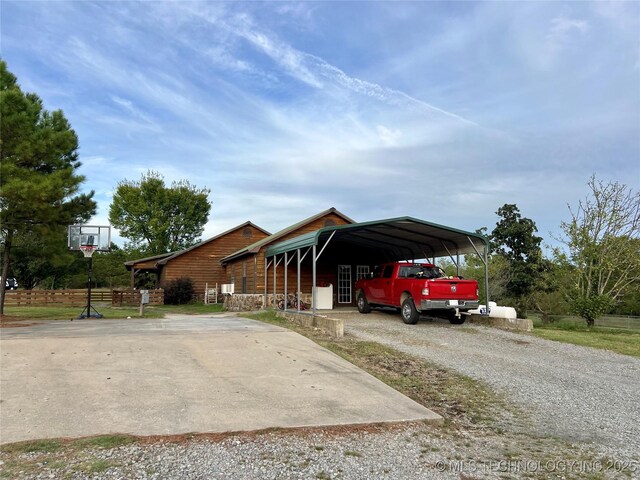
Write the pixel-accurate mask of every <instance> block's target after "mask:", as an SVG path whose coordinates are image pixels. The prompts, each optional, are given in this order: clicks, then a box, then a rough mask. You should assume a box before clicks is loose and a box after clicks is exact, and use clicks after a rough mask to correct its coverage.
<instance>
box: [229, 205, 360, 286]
mask: <svg viewBox="0 0 640 480" xmlns="http://www.w3.org/2000/svg"><path fill="white" fill-rule="evenodd" d="M353 223H355V222H354V221H353V220H352V219H350V218H349V217H347V216H346V215H345V214H343V213H342V212H339V211H338V210H336V209H335V208H333V207H332V208H329V209H328V210H325V211H323V212H320V213H318V214H316V215H313V216H312V217H309V218H306V219H305V220H302V221H300V222H298V223H296V224H295V225H292V226H290V227H287V228H285V229H284V230H281V231H279V232H277V233H274V234H273V235H269V236H268V237H265V238H262V239H260V240H258V241H257V242H255V243H252V244H251V245H247V246H246V247H244V248H241V249H239V250H238V251H236V252H234V253H232V254H230V255H228V256H226V257H224V258H222V260H221V264H222V266H223V267H224V268H225V271H226V281H225V283H233V284H235V288H234V293H236V294H238V293H240V294H241V293H252V294H262V293H264V292H265V291H266V290H268V291H272V290H273V288H274V280H273V278H272V277H270V276H266V273H265V272H267V270H268V267H269V264H268V262H266V261H265V255H266V251H267V249H268V248H269V247H270V246H271V245H273V244H275V243H279V242H283V241H286V240H289V239H291V238H295V237H298V236H300V235H304V234H306V233H310V232H315V231H317V230H319V229H321V228H324V227H333V226H337V225H350V224H353ZM296 272H297V269H296V266H294V265H293V264H290V265H289V270H288V273H290V274H291V277H290V278H292V279H293V278H296ZM335 276H337V274H336V275H335ZM265 277H266V278H265ZM301 281H302V284H301V291H303V292H311V276H310V273H309V272H307V274H305V275H304V277H301ZM324 281H326V282H328V283H335V279H334V275H332V274H331V273H330V272H327V274H326V275H325V276H324ZM275 283H276V288H280V290H278V291H282V287H283V286H284V269H282V268H281V269H280V272H279V274H276V279H275ZM265 289H266V290H265ZM291 291H295V289H294V288H292V289H291Z"/></svg>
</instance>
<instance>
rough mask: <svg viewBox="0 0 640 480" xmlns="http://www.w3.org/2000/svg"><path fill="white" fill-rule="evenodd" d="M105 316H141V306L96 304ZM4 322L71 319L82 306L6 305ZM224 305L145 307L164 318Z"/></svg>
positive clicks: (219, 309)
mask: <svg viewBox="0 0 640 480" xmlns="http://www.w3.org/2000/svg"><path fill="white" fill-rule="evenodd" d="M95 308H96V310H97V311H98V312H100V313H101V314H102V315H103V316H104V318H107V319H115V318H127V317H132V318H136V317H137V318H139V317H140V309H139V307H112V306H101V305H95ZM4 310H5V316H4V317H3V319H2V320H3V322H7V321H13V320H70V319H75V318H78V316H79V315H80V313H81V312H82V307H10V306H7V307H5V309H4ZM222 311H223V308H222V305H220V304H216V305H203V304H196V303H194V304H187V305H148V306H146V307H145V311H144V317H145V318H162V317H164V316H165V314H167V313H180V314H187V315H188V314H202V313H217V312H222Z"/></svg>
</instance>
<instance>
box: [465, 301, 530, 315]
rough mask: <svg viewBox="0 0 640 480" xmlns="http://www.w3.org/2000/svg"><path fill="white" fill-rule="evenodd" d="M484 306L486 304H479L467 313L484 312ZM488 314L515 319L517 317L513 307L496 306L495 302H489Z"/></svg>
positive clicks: (480, 313) (477, 313) (478, 313)
mask: <svg viewBox="0 0 640 480" xmlns="http://www.w3.org/2000/svg"><path fill="white" fill-rule="evenodd" d="M486 308H487V307H486V305H480V308H478V309H475V310H469V313H473V314H476V315H482V314H483V313H484V312H485V309H486ZM489 316H490V317H494V318H508V319H516V318H517V317H518V316H517V314H516V309H515V308H513V307H502V306H498V305H497V304H496V302H489Z"/></svg>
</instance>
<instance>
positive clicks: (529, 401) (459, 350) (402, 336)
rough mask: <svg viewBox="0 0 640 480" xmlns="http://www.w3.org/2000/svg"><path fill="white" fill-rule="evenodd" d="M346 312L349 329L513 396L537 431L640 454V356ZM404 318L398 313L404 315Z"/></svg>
mask: <svg viewBox="0 0 640 480" xmlns="http://www.w3.org/2000/svg"><path fill="white" fill-rule="evenodd" d="M363 317H364V316H363V315H360V314H352V315H346V316H343V317H341V318H344V320H345V332H346V333H348V334H351V335H354V336H355V337H357V338H359V339H362V340H369V341H375V342H378V343H383V344H386V345H389V346H391V347H393V348H395V349H397V350H400V351H402V352H405V353H408V354H411V355H415V356H418V357H421V358H424V359H425V360H428V361H431V362H434V363H436V364H438V365H440V366H443V367H445V368H450V369H453V370H455V371H457V372H459V373H462V374H464V375H467V376H469V377H471V378H474V379H476V380H480V381H482V382H484V383H486V384H488V385H490V386H491V387H492V388H493V389H494V390H496V391H498V392H501V393H503V394H506V396H507V398H508V399H510V400H512V401H513V402H514V403H515V404H516V405H518V406H520V407H522V408H523V409H524V410H525V411H526V412H528V414H529V416H530V420H531V421H532V428H533V429H534V431H535V432H536V433H537V434H541V435H552V436H557V437H560V438H563V439H566V440H569V441H583V442H591V443H596V444H598V445H600V446H602V447H604V448H606V449H607V450H610V451H612V452H613V453H614V454H615V457H617V458H631V457H633V456H637V455H638V454H639V453H640V359H638V358H634V357H630V356H626V355H620V354H617V353H613V352H609V351H606V350H598V349H593V348H587V347H581V346H577V345H571V344H566V343H561V342H554V341H550V340H545V339H541V338H537V337H534V336H533V335H530V334H522V333H515V332H508V331H503V330H498V329H495V328H490V327H484V326H480V325H470V324H465V325H462V326H454V325H449V324H448V323H443V321H441V320H431V321H430V320H427V319H423V320H422V321H421V322H419V323H418V324H417V325H405V324H403V323H402V321H401V320H400V318H399V316H398V315H389V314H386V313H381V312H374V313H372V314H370V315H367V316H366V317H364V318H363ZM396 317H397V318H396Z"/></svg>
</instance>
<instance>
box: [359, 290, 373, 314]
mask: <svg viewBox="0 0 640 480" xmlns="http://www.w3.org/2000/svg"><path fill="white" fill-rule="evenodd" d="M356 304H357V305H358V311H359V312H360V313H369V312H371V305H369V302H368V300H367V297H365V295H364V293H362V292H361V293H360V294H358V300H357V301H356Z"/></svg>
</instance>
